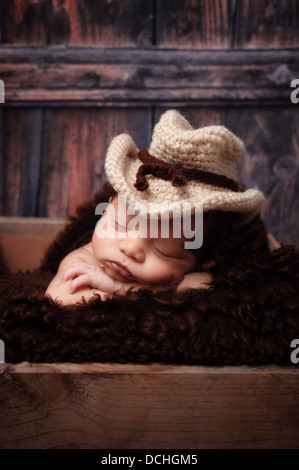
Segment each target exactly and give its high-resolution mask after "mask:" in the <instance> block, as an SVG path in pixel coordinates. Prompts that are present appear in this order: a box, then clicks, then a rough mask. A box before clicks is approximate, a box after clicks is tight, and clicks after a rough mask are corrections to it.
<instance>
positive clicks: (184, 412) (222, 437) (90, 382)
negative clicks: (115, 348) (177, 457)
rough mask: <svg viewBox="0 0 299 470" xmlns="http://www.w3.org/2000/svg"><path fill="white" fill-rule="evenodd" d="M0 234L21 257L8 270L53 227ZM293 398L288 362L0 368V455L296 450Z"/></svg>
mask: <svg viewBox="0 0 299 470" xmlns="http://www.w3.org/2000/svg"><path fill="white" fill-rule="evenodd" d="M0 226H1V235H0V242H1V245H2V247H4V248H6V247H7V246H9V240H11V245H12V246H14V247H15V248H16V247H18V250H19V251H18V253H22V251H23V252H24V253H25V252H27V254H28V253H29V254H30V256H29V257H27V258H26V257H25V254H24V253H23V254H24V256H23V255H22V256H23V257H20V256H19V255H16V253H15V251H14V250H15V249H12V247H11V249H10V251H7V253H6V261H8V262H9V263H8V264H10V266H11V267H12V268H14V269H17V268H18V267H24V266H23V265H24V263H26V262H28V263H29V261H30V264H31V266H32V265H36V264H38V260H39V259H40V258H41V255H42V250H43V249H45V247H46V246H47V244H48V243H49V242H50V240H51V239H53V238H54V236H55V234H56V233H57V231H58V230H60V228H61V227H62V226H63V221H53V220H45V219H42V220H39V219H37V220H27V219H26V220H16V219H10V218H7V219H5V218H2V219H1V225H0ZM25 227H26V228H25ZM17 236H18V237H17ZM270 238H271V237H270ZM37 240H39V242H37ZM271 240H272V242H271V243H272V245H273V246H275V244H276V243H277V242H276V241H275V239H272V238H271ZM25 242H26V243H27V245H26V249H25V248H24V246H25V245H24V243H25ZM18 263H19V266H18ZM31 266H30V267H31ZM28 267H29V264H28ZM290 353H291V350H290ZM298 396H299V369H298V368H296V366H292V365H291V362H290V367H285V368H282V367H277V366H274V365H269V366H266V367H247V366H242V367H204V366H178V365H162V364H151V365H137V364H124V365H123V364H121V365H120V364H101V363H90V364H80V365H79V364H70V363H69V364H67V363H65V364H30V363H27V362H24V363H20V364H0V448H1V449H20V448H25V449H29V448H35V449H37V448H88V449H92V448H95V449H201V448H207V449H208V448H210V449H214V448H233V449H237V448H299V432H298V430H299V411H298V406H297V400H298Z"/></svg>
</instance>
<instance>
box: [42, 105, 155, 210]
mask: <svg viewBox="0 0 299 470" xmlns="http://www.w3.org/2000/svg"><path fill="white" fill-rule="evenodd" d="M150 124H151V116H150V113H149V111H148V110H143V109H139V108H136V109H134V110H132V109H121V110H119V109H116V110H114V109H97V108H95V109H92V110H90V109H87V110H86V109H84V108H77V109H75V110H71V111H70V110H68V109H48V110H47V111H46V112H45V119H44V131H43V132H44V133H43V136H44V137H43V138H44V141H43V154H42V161H43V166H42V173H41V178H40V185H41V191H40V197H39V208H38V215H39V216H40V217H59V218H60V217H62V218H63V217H65V216H66V214H67V215H74V214H75V211H76V208H77V206H78V205H80V204H82V203H83V202H86V201H89V200H90V199H91V198H92V197H93V195H94V194H95V192H96V191H98V190H99V189H100V188H101V186H102V183H103V181H105V174H104V159H105V156H106V152H107V148H108V146H109V143H110V141H111V139H112V137H114V136H115V135H117V134H120V133H122V132H125V133H128V134H130V135H132V137H133V138H134V140H135V141H136V142H142V141H143V142H147V143H148V142H149V136H150V132H151V129H150Z"/></svg>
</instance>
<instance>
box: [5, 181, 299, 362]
mask: <svg viewBox="0 0 299 470" xmlns="http://www.w3.org/2000/svg"><path fill="white" fill-rule="evenodd" d="M109 195H110V190H109V188H108V187H106V188H104V190H103V191H101V192H99V193H98V194H97V195H96V196H95V198H94V200H92V201H90V202H89V203H87V204H85V205H83V206H82V207H79V208H78V210H77V215H76V217H73V218H71V219H70V221H69V223H68V224H67V226H66V228H65V229H64V230H63V232H61V233H60V234H59V235H58V237H57V238H56V240H55V241H54V243H53V244H52V245H51V247H50V248H49V250H48V252H47V254H46V255H45V258H44V261H43V263H42V264H41V266H40V268H39V269H37V270H35V271H32V272H18V273H16V274H9V273H5V269H4V267H3V269H2V274H1V276H0V338H1V339H3V340H4V343H5V351H6V354H5V359H6V362H12V363H17V362H21V361H29V362H90V361H92V362H94V361H98V362H119V363H125V362H135V363H143V364H145V363H149V362H164V363H176V364H200V365H240V364H248V365H258V364H280V365H282V364H287V365H292V363H291V362H290V354H291V352H292V350H291V348H290V343H291V341H292V340H293V339H295V338H298V337H299V299H298V273H299V252H298V250H297V249H295V247H293V246H289V245H285V246H281V247H280V248H278V249H276V250H274V251H273V252H271V251H270V250H269V248H268V244H267V236H266V228H265V226H264V224H263V222H262V220H261V219H260V217H256V218H255V219H254V220H252V221H251V222H250V223H248V224H247V225H245V226H242V227H238V228H236V229H234V231H233V232H232V233H231V236H230V237H229V239H227V241H226V243H225V244H224V245H223V246H222V248H221V250H218V252H217V254H216V266H215V267H214V268H213V274H214V281H213V284H212V286H211V287H210V288H209V289H207V290H204V289H197V290H196V289H189V290H188V291H187V292H186V291H185V292H181V293H177V292H175V290H174V289H173V288H161V290H160V291H159V292H156V293H153V292H152V291H151V290H150V289H147V288H146V289H142V290H139V291H138V292H128V293H127V294H126V295H124V296H118V295H115V296H113V297H112V298H110V299H108V300H106V301H103V300H101V299H100V298H96V299H95V300H92V301H91V302H89V303H84V304H82V305H75V306H69V307H62V306H60V305H58V304H56V303H54V302H53V301H51V300H49V299H46V298H45V297H44V292H45V290H46V287H47V285H48V283H49V282H50V280H51V278H52V276H53V275H54V274H55V272H56V270H57V268H58V265H59V262H60V261H61V259H62V258H63V257H64V256H65V255H66V254H67V253H68V252H69V251H72V250H73V249H74V248H76V247H78V246H80V245H83V244H84V243H87V242H88V241H89V240H90V237H91V233H92V231H93V230H94V227H95V223H96V216H95V214H94V213H95V207H96V205H97V204H98V203H99V202H102V201H107V200H108V198H109Z"/></svg>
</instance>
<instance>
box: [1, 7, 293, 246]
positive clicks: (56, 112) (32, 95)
mask: <svg viewBox="0 0 299 470" xmlns="http://www.w3.org/2000/svg"><path fill="white" fill-rule="evenodd" d="M0 14H1V21H0V26H1V46H0V78H1V79H2V80H3V81H4V83H5V98H6V101H5V104H2V105H0V106H1V107H0V215H4V216H30V217H65V216H67V215H68V214H72V213H74V211H75V208H76V206H77V205H78V204H79V203H81V202H83V201H85V200H87V199H90V198H91V196H92V195H93V194H94V192H95V191H96V190H98V189H99V188H100V186H101V183H102V181H103V180H104V173H103V163H104V157H105V152H106V149H107V146H108V144H109V142H110V139H111V138H112V137H113V136H114V135H116V134H118V133H121V132H127V133H129V134H131V135H132V137H133V138H134V140H135V141H136V143H137V145H139V146H140V147H141V146H147V145H148V144H149V142H150V136H151V132H152V127H153V125H154V123H155V122H156V121H157V119H158V118H159V116H160V114H161V113H162V112H163V111H164V110H165V109H166V108H169V107H173V108H177V109H180V110H181V111H182V112H183V114H185V116H186V117H187V119H189V120H190V122H191V123H192V124H193V125H194V126H196V127H197V126H199V125H206V124H219V123H221V124H224V125H226V126H227V127H229V128H230V129H231V130H232V131H234V132H236V133H237V134H238V135H240V136H241V137H242V138H243V139H244V141H245V143H246V145H247V152H246V154H245V155H244V158H243V160H242V164H241V167H240V178H241V179H242V181H243V183H244V184H246V185H247V186H250V187H258V188H259V189H261V190H262V191H263V192H264V193H265V194H266V196H267V198H266V204H265V206H264V209H263V214H262V215H263V217H264V220H265V221H266V223H267V225H268V227H269V229H270V231H271V232H272V233H273V235H274V236H275V237H276V238H277V240H278V241H279V242H281V243H294V244H296V245H298V246H299V237H298V235H299V170H298V166H299V163H298V162H299V140H298V128H299V117H298V110H299V103H298V104H297V105H296V104H293V103H292V102H291V100H290V95H291V92H292V91H293V89H292V88H291V87H290V84H291V81H292V80H293V79H294V78H299V1H298V0H279V1H276V0H234V1H233V0H143V1H142V2H141V1H139V0H106V1H105V0H99V1H91V0H77V1H76V2H75V1H71V0H2V2H1V10H0Z"/></svg>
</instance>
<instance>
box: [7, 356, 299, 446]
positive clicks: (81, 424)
mask: <svg viewBox="0 0 299 470" xmlns="http://www.w3.org/2000/svg"><path fill="white" fill-rule="evenodd" d="M0 370H1V371H2V374H1V376H0V391H1V395H0V397H1V398H0V407H1V414H0V416H1V418H0V419H1V424H0V448H3V449H4V448H10V449H12V448H15V449H16V448H18V449H21V448H36V449H37V448H94V449H99V448H106V449H138V448H144V449H154V448H156V449H163V448H165V449H179V448H181V449H188V448H189V449H191V448H193V449H195V448H197V449H202V448H211V449H213V448H236V449H237V448H298V447H299V438H298V425H299V414H298V411H296V410H297V409H298V407H297V397H298V393H299V373H298V370H296V368H279V367H274V366H269V367H263V368H249V367H230V368H227V367H224V368H208V367H195V366H194V367H186V366H175V365H174V366H166V365H161V364H153V365H148V366H135V365H133V364H128V365H117V364H106V365H105V364H84V365H77V364H61V365H58V364H49V365H47V364H40V365H34V364H28V363H22V364H20V365H16V366H12V365H9V364H3V365H0Z"/></svg>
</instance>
